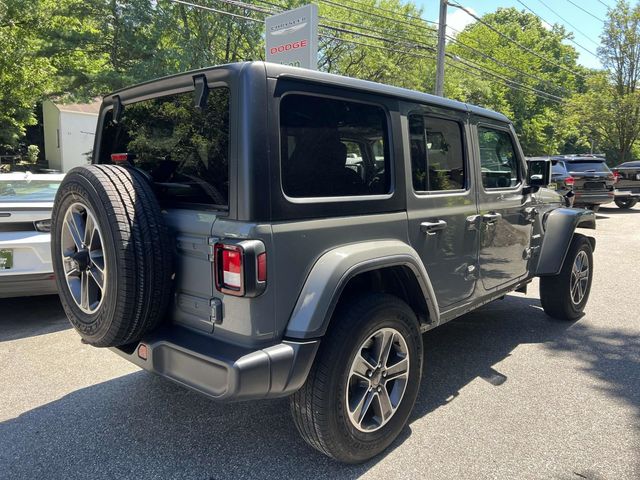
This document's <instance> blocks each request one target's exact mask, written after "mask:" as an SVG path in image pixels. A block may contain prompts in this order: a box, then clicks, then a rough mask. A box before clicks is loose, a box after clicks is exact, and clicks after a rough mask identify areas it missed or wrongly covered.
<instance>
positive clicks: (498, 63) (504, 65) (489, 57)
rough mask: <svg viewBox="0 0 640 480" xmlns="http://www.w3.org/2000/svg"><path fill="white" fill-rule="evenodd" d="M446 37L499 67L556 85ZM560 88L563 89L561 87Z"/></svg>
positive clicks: (455, 39)
mask: <svg viewBox="0 0 640 480" xmlns="http://www.w3.org/2000/svg"><path fill="white" fill-rule="evenodd" d="M447 38H448V39H449V41H451V42H454V43H456V44H458V45H460V46H461V47H463V48H466V49H467V50H470V51H472V52H474V53H476V54H478V55H480V56H482V57H484V58H486V59H487V60H489V61H491V62H493V63H495V64H497V65H500V66H501V67H504V68H508V69H509V70H512V71H514V72H516V73H519V74H521V75H524V76H526V77H529V78H531V79H533V80H536V81H538V82H541V83H546V84H550V85H553V86H556V85H554V84H553V82H552V81H551V80H548V79H544V78H540V77H538V76H536V75H533V74H532V73H528V72H525V71H524V70H521V69H519V68H517V67H514V66H513V65H509V64H508V63H505V62H502V61H500V60H498V59H497V58H495V57H492V56H491V55H488V54H486V53H484V52H483V51H482V50H478V49H477V48H474V47H472V46H470V45H468V44H466V43H464V42H461V41H460V40H458V39H457V38H453V37H450V36H449V35H447ZM562 90H565V89H564V88H562ZM565 91H566V90H565Z"/></svg>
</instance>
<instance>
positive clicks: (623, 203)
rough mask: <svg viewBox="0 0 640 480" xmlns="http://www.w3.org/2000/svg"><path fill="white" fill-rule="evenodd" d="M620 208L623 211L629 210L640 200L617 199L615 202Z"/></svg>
mask: <svg viewBox="0 0 640 480" xmlns="http://www.w3.org/2000/svg"><path fill="white" fill-rule="evenodd" d="M614 201H615V202H616V205H617V206H618V208H622V209H623V210H628V209H630V208H633V207H635V206H636V203H638V200H636V199H635V198H616V199H615V200H614Z"/></svg>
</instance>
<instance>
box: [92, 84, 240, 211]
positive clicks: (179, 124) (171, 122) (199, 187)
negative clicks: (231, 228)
mask: <svg viewBox="0 0 640 480" xmlns="http://www.w3.org/2000/svg"><path fill="white" fill-rule="evenodd" d="M113 153H127V154H128V155H129V158H132V159H133V163H134V164H135V166H136V167H138V168H141V169H142V170H144V171H145V172H147V173H148V174H149V175H150V176H151V178H152V179H153V181H154V182H155V187H156V191H157V193H158V196H159V199H160V201H161V202H163V203H165V204H166V203H195V204H206V205H215V206H220V207H227V206H228V204H229V90H228V89H227V88H214V89H211V90H210V92H209V97H208V100H207V105H206V106H205V108H204V109H202V111H200V110H199V109H196V108H195V107H194V101H193V93H192V92H188V93H181V94H176V95H168V96H164V97H159V98H153V99H150V100H143V101H141V102H137V103H133V104H129V105H126V106H125V108H124V113H123V115H122V119H121V120H120V121H119V122H118V123H113V118H112V112H111V111H109V112H107V114H106V117H105V120H104V127H103V132H102V140H101V146H100V157H99V162H100V163H111V154H113Z"/></svg>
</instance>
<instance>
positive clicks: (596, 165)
mask: <svg viewBox="0 0 640 480" xmlns="http://www.w3.org/2000/svg"><path fill="white" fill-rule="evenodd" d="M567 170H569V172H581V173H585V172H599V173H606V172H610V171H611V170H609V167H607V164H606V163H604V162H602V161H600V160H574V161H571V162H567Z"/></svg>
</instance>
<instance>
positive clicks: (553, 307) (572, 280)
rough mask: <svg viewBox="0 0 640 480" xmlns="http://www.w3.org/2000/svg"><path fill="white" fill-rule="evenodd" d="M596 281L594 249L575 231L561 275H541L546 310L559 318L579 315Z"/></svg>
mask: <svg viewBox="0 0 640 480" xmlns="http://www.w3.org/2000/svg"><path fill="white" fill-rule="evenodd" d="M592 280H593V248H592V246H591V242H589V240H588V239H587V237H585V236H583V235H579V234H576V235H574V237H573V240H572V242H571V246H570V247H569V252H568V253H567V256H566V258H565V260H564V263H563V264H562V269H561V270H560V273H559V274H558V275H554V276H547V277H541V278H540V301H541V303H542V308H543V309H544V311H545V313H546V314H547V315H549V316H550V317H553V318H556V319H559V320H575V319H577V318H580V317H581V316H582V314H583V312H584V308H585V306H586V305H587V301H588V300H589V293H590V292H591V282H592Z"/></svg>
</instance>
